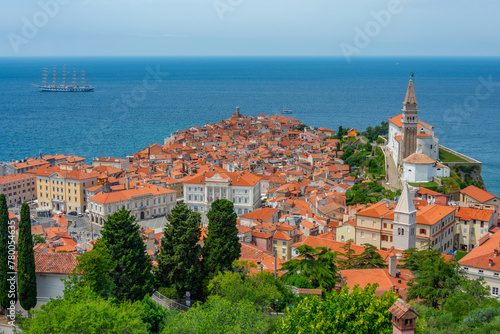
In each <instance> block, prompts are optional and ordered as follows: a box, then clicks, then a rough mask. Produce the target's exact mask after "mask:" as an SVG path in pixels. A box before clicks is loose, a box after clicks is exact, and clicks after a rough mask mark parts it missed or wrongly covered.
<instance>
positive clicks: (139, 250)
mask: <svg viewBox="0 0 500 334" xmlns="http://www.w3.org/2000/svg"><path fill="white" fill-rule="evenodd" d="M134 221H135V217H132V216H130V211H127V210H125V208H122V209H121V210H119V211H117V212H115V213H114V214H112V215H111V216H109V217H108V219H107V220H105V221H104V229H103V230H102V231H101V234H102V238H101V240H102V242H103V243H104V245H105V246H106V248H107V250H108V252H109V254H110V256H111V259H112V261H111V271H110V276H111V281H112V282H113V285H114V287H115V288H114V289H113V296H114V297H116V298H118V299H120V300H131V301H136V300H141V299H143V298H144V296H145V295H146V294H149V293H151V292H153V287H154V286H153V283H154V277H153V275H152V273H151V259H150V258H149V256H147V254H146V253H145V251H146V246H145V245H144V242H143V241H142V239H141V237H140V236H139V226H138V225H137V224H136V223H135V222H134Z"/></svg>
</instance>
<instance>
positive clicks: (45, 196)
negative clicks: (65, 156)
mask: <svg viewBox="0 0 500 334" xmlns="http://www.w3.org/2000/svg"><path fill="white" fill-rule="evenodd" d="M75 169H78V170H62V169H61V168H60V167H59V166H54V167H50V166H48V165H45V166H42V167H39V168H37V169H34V170H31V171H29V173H30V174H33V175H35V177H36V191H37V198H38V208H39V209H42V210H54V211H64V212H72V211H75V212H78V213H84V212H85V211H86V210H87V208H88V206H87V197H86V195H85V190H86V189H87V188H90V187H94V186H96V185H97V177H98V176H99V173H98V172H96V171H93V170H85V169H80V167H79V166H77V165H75Z"/></svg>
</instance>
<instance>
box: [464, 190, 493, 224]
mask: <svg viewBox="0 0 500 334" xmlns="http://www.w3.org/2000/svg"><path fill="white" fill-rule="evenodd" d="M460 202H462V204H463V205H465V206H469V207H474V208H476V209H486V210H493V221H494V222H495V223H496V222H497V220H498V207H499V206H500V198H499V197H498V196H495V195H493V194H491V193H489V192H487V191H486V190H483V189H479V188H478V187H475V186H468V187H467V188H464V189H462V190H460Z"/></svg>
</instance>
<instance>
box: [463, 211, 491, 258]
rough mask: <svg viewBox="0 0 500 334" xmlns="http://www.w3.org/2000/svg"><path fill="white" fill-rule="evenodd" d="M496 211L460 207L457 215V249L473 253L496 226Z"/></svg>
mask: <svg viewBox="0 0 500 334" xmlns="http://www.w3.org/2000/svg"><path fill="white" fill-rule="evenodd" d="M493 218H494V211H493V210H483V209H475V208H469V207H460V208H458V211H457V212H456V213H455V229H456V232H455V233H456V235H455V247H456V248H457V249H459V250H462V251H466V252H468V251H471V250H472V249H473V248H474V247H477V246H478V245H479V240H480V239H481V238H482V237H484V236H485V235H487V234H488V233H489V232H488V231H489V229H490V228H491V227H492V226H493V225H494V223H495V222H494V221H493Z"/></svg>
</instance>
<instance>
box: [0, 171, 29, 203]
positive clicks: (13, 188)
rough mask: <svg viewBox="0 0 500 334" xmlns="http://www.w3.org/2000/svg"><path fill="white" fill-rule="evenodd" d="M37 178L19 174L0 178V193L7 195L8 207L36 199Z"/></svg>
mask: <svg viewBox="0 0 500 334" xmlns="http://www.w3.org/2000/svg"><path fill="white" fill-rule="evenodd" d="M35 187H36V178H35V176H34V175H30V174H24V173H18V174H12V175H8V176H0V193H1V194H5V197H6V199H7V206H13V205H15V204H21V203H24V202H29V201H32V200H35V199H36V188H35Z"/></svg>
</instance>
